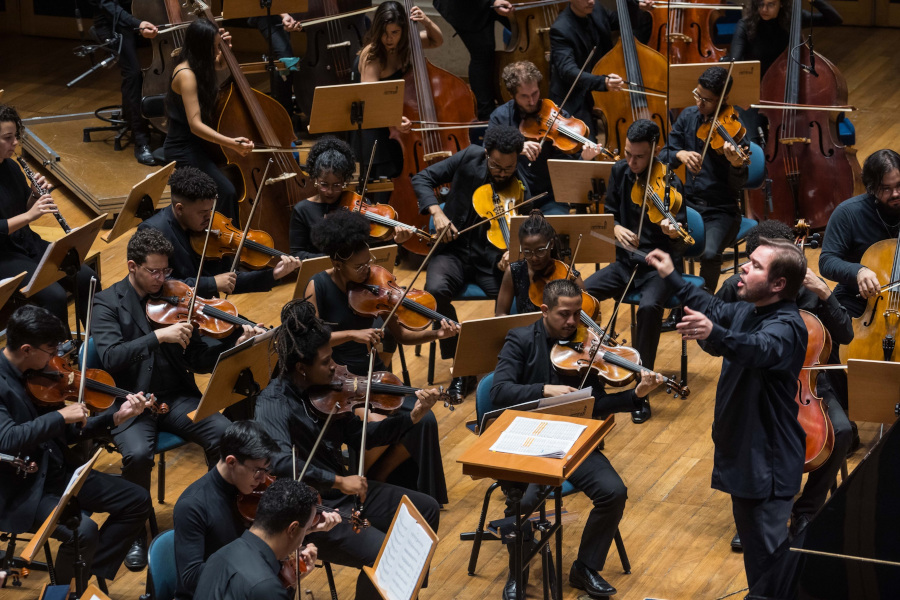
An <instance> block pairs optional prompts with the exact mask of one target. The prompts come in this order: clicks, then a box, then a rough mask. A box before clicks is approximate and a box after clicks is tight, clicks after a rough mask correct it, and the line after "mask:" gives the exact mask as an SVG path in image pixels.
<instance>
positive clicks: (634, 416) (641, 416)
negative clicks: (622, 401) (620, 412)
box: [631, 398, 652, 425]
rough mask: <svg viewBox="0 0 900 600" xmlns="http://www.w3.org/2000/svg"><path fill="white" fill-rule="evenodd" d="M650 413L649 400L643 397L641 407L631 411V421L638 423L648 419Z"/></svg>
mask: <svg viewBox="0 0 900 600" xmlns="http://www.w3.org/2000/svg"><path fill="white" fill-rule="evenodd" d="M651 415H652V413H651V411H650V400H649V399H647V398H644V399H642V400H641V407H640V408H639V409H637V410H633V411H631V421H632V423H636V424H638V425H640V424H641V423H643V422H645V421H649V420H650V416H651Z"/></svg>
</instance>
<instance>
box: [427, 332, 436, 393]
mask: <svg viewBox="0 0 900 600" xmlns="http://www.w3.org/2000/svg"><path fill="white" fill-rule="evenodd" d="M436 355H437V343H435V342H431V344H429V345H428V385H434V363H435V356H436Z"/></svg>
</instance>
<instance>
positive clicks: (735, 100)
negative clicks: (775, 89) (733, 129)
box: [669, 60, 761, 109]
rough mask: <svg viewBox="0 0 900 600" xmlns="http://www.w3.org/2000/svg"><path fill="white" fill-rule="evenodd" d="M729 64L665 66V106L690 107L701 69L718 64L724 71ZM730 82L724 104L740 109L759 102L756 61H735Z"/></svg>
mask: <svg viewBox="0 0 900 600" xmlns="http://www.w3.org/2000/svg"><path fill="white" fill-rule="evenodd" d="M730 64H731V63H727V62H722V63H718V64H710V63H693V64H685V65H670V66H669V108H670V109H671V108H686V107H688V106H694V104H696V103H697V102H696V100H694V94H693V93H691V92H692V91H693V90H694V89H695V88H696V87H697V80H698V79H699V78H700V75H702V74H703V71H705V70H706V69H708V68H710V67H722V68H723V69H725V70H726V71H727V70H728V67H729V66H730ZM731 78H732V79H733V80H734V83H733V84H732V85H731V91H730V92H728V103H729V104H731V105H733V106H740V107H741V108H749V107H750V105H751V104H758V103H759V83H760V79H761V75H760V67H759V61H758V60H739V61H735V63H734V70H733V71H732V72H731Z"/></svg>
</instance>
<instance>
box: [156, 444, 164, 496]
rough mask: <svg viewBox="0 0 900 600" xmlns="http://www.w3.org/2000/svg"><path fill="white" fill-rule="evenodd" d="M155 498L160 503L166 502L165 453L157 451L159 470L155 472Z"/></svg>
mask: <svg viewBox="0 0 900 600" xmlns="http://www.w3.org/2000/svg"><path fill="white" fill-rule="evenodd" d="M156 475H157V477H156V499H157V500H158V501H159V503H160V504H165V503H166V453H165V452H160V453H159V470H158V471H157V472H156Z"/></svg>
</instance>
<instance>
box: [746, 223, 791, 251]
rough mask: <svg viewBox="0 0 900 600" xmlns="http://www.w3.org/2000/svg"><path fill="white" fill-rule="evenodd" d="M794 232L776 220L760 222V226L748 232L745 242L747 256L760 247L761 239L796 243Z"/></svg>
mask: <svg viewBox="0 0 900 600" xmlns="http://www.w3.org/2000/svg"><path fill="white" fill-rule="evenodd" d="M794 237H795V236H794V230H793V229H791V228H790V227H789V226H788V225H785V224H784V223H782V222H781V221H776V220H775V219H769V220H767V221H762V222H760V224H759V225H757V226H756V227H754V228H753V229H751V230H750V231H748V232H747V236H746V237H745V238H744V241H745V242H746V244H747V254H748V255H749V254H752V253H753V251H754V250H756V249H757V248H758V247H759V239H760V238H766V239H769V240H787V241H789V242H793V241H794Z"/></svg>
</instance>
